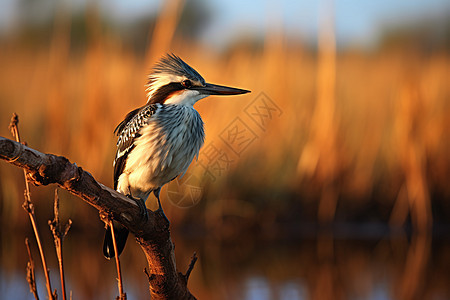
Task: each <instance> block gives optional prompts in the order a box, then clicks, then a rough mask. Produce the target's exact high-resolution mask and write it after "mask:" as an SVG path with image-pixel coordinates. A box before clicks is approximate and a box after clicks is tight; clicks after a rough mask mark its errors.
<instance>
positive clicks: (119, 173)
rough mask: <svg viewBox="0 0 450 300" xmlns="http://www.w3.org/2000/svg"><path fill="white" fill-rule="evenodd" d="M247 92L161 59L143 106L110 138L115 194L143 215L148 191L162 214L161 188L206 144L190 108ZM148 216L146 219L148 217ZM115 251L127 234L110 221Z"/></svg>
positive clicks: (109, 250)
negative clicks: (215, 97)
mask: <svg viewBox="0 0 450 300" xmlns="http://www.w3.org/2000/svg"><path fill="white" fill-rule="evenodd" d="M249 92H250V91H249V90H244V89H238V88H232V87H227V86H222V85H216V84H211V83H206V82H205V79H203V77H202V76H201V75H200V74H199V73H198V72H197V71H196V70H195V69H194V68H192V67H191V66H189V65H188V64H187V63H185V62H184V61H183V60H182V59H181V58H180V57H178V56H177V55H175V54H173V53H170V54H166V55H165V56H163V57H162V58H161V59H160V60H159V61H158V62H157V63H156V64H155V66H154V67H153V69H152V71H151V73H150V75H149V76H148V81H147V84H146V93H147V103H146V104H145V105H143V106H142V107H138V108H136V109H134V110H133V111H131V112H130V113H128V114H127V115H126V116H125V118H124V120H123V121H122V122H120V123H119V125H118V126H117V127H116V129H115V131H114V133H115V134H116V135H117V150H116V156H115V159H114V163H113V166H114V189H115V190H116V191H118V192H119V193H122V194H124V195H126V196H128V197H129V198H131V199H133V200H135V201H136V203H137V204H138V206H139V207H140V208H141V209H143V210H144V215H145V214H147V208H146V206H145V201H146V200H147V198H148V197H149V195H150V194H151V193H152V192H153V194H154V195H155V197H156V199H157V200H158V207H159V208H158V210H161V211H162V206H161V201H160V199H159V195H160V192H161V188H162V187H163V186H164V185H165V184H167V183H169V182H170V181H172V180H174V179H175V178H177V177H178V176H179V175H183V174H184V173H185V172H186V170H187V169H188V167H189V165H190V164H191V162H192V161H193V159H194V158H195V157H197V158H198V155H199V151H200V148H201V147H202V145H203V143H204V139H205V132H204V124H203V120H202V118H201V117H200V114H199V113H198V112H197V110H195V108H194V107H193V106H194V104H195V103H196V102H197V101H199V100H201V99H203V98H205V97H208V96H210V95H239V94H245V93H249ZM147 217H148V215H147ZM113 227H114V235H115V240H116V246H117V252H118V255H120V254H121V253H122V251H123V249H124V247H125V244H126V240H127V237H128V229H127V228H125V227H124V226H123V225H121V224H120V223H119V222H117V221H113ZM111 232H112V231H111V228H110V227H109V226H107V228H106V232H105V239H104V243H103V254H104V256H105V257H106V258H107V259H111V258H113V257H114V256H115V252H114V247H113V240H112V233H111Z"/></svg>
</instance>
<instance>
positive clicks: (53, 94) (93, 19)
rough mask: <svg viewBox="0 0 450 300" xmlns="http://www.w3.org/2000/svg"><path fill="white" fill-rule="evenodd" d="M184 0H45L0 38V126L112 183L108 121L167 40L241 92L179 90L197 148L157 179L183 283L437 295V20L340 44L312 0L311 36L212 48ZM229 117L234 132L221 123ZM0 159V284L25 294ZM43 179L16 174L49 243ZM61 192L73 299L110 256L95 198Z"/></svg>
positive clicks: (101, 285)
mask: <svg viewBox="0 0 450 300" xmlns="http://www.w3.org/2000/svg"><path fill="white" fill-rule="evenodd" d="M324 3H326V4H332V3H331V1H329V2H324ZM201 5H202V2H199V1H178V0H172V1H168V2H163V4H162V8H161V11H160V12H159V13H158V14H157V15H155V17H154V18H152V19H151V20H150V19H149V20H146V21H145V22H142V24H140V25H139V26H137V27H135V28H133V29H131V30H130V29H129V30H128V31H126V32H125V33H123V32H122V31H120V30H119V29H118V28H117V25H115V24H114V23H112V22H111V21H110V20H108V19H104V18H102V15H101V13H100V11H99V9H98V7H97V6H96V5H95V4H88V5H86V8H85V10H84V11H81V12H78V13H77V14H75V15H74V14H73V13H72V12H71V10H70V9H69V8H68V6H67V3H66V5H65V4H64V3H63V2H61V3H57V5H56V6H55V7H54V9H55V13H54V17H53V18H52V20H51V22H47V23H43V24H39V25H35V24H34V25H33V24H30V25H29V26H26V27H22V28H19V29H17V30H16V32H15V34H13V35H8V36H6V37H4V38H3V39H2V40H1V41H0V43H1V47H0V65H1V71H0V99H1V101H0V135H2V136H5V137H10V134H9V132H8V129H7V127H8V124H9V119H10V117H11V115H12V113H13V112H16V113H17V114H18V115H19V117H20V123H19V126H20V130H21V135H22V139H24V140H26V141H27V142H28V144H29V145H30V146H31V147H33V148H35V149H38V150H40V151H42V152H50V153H55V154H59V155H63V156H66V157H68V158H69V159H70V160H71V161H72V162H76V163H77V164H78V165H79V166H81V167H83V168H84V169H85V170H88V171H89V172H91V173H92V174H93V175H94V177H95V178H96V179H97V180H99V181H101V182H103V183H105V184H107V185H109V186H112V160H113V157H114V152H115V141H116V139H115V137H114V135H113V133H112V132H113V130H114V128H115V126H116V125H117V124H118V123H119V122H120V121H121V120H122V118H123V117H124V116H125V114H126V113H128V112H129V111H131V110H132V109H134V108H135V107H138V106H141V105H143V104H144V103H145V101H146V98H145V91H144V84H145V80H146V75H147V74H148V73H149V71H150V69H151V66H152V64H153V63H154V62H155V61H156V60H157V59H159V58H160V57H161V56H162V55H163V54H165V53H167V52H173V53H175V54H177V55H179V56H180V57H182V58H183V59H184V60H185V61H186V62H188V63H189V64H190V65H191V66H193V67H194V68H195V69H196V70H198V71H199V73H200V74H202V75H203V76H204V77H205V79H206V80H207V81H209V82H212V83H219V84H225V85H230V86H235V87H241V88H245V89H250V90H251V91H252V93H251V94H247V95H244V96H239V97H233V98H227V99H224V98H218V97H214V98H213V97H210V98H208V99H205V100H202V101H200V102H199V103H197V104H196V108H197V109H198V111H199V112H200V114H201V115H202V117H203V119H204V121H205V123H206V135H207V138H206V142H205V147H204V149H203V150H202V153H201V154H200V157H199V161H198V162H194V163H193V164H192V166H191V168H190V170H189V171H188V174H189V176H185V177H184V178H183V179H180V180H179V181H176V182H174V183H173V184H172V185H171V186H169V187H166V188H165V189H166V191H165V192H163V193H162V194H163V201H164V202H163V206H164V209H165V211H166V214H167V215H168V217H169V219H170V220H171V226H172V232H173V234H174V238H173V240H174V241H175V244H176V246H177V248H176V252H177V256H178V257H177V258H178V265H179V267H180V268H181V269H183V268H184V266H186V265H187V263H188V260H189V257H190V255H191V254H192V252H193V251H197V252H199V253H200V262H199V266H197V267H196V268H195V269H194V273H193V277H192V278H193V279H192V283H191V284H192V286H191V290H192V291H193V292H194V294H196V295H198V296H199V298H202V299H210V298H216V299H238V298H242V299H305V298H312V299H348V298H358V299H360V298H370V297H375V298H377V297H379V298H377V299H384V297H386V298H397V299H415V297H418V298H417V299H426V298H428V299H445V298H448V297H450V291H449V288H448V283H449V276H448V275H444V273H445V270H448V268H449V267H450V265H449V263H450V256H449V254H448V253H449V251H448V250H449V246H450V245H449V242H448V241H449V239H448V238H449V221H448V220H449V218H450V202H449V199H450V185H449V184H448V176H449V175H450V174H449V172H450V143H449V138H448V129H449V128H450V118H449V117H448V116H450V101H449V99H450V84H449V83H450V82H449V78H450V68H449V66H450V57H449V50H450V38H449V37H450V24H449V23H448V22H446V23H445V25H446V27H444V29H442V30H443V31H444V34H443V37H441V39H438V40H437V42H436V41H435V40H432V41H431V42H430V35H431V34H432V32H433V31H427V30H429V28H428V27H427V26H425V27H424V28H422V27H419V29H421V30H422V29H423V30H422V31H421V30H417V31H414V30H411V31H408V30H397V31H396V30H392V31H388V32H386V34H385V35H384V38H383V39H381V41H380V42H379V45H377V46H376V47H373V48H371V49H361V48H358V47H346V48H343V49H340V48H338V47H337V46H336V37H335V34H334V32H335V28H334V19H333V15H334V8H333V6H332V5H323V10H322V12H321V21H320V26H319V27H320V30H319V37H318V44H317V47H316V46H311V45H310V44H308V43H305V42H302V41H301V40H300V39H296V38H293V37H292V36H289V35H287V34H286V33H284V31H283V30H282V28H281V26H280V27H276V26H274V27H271V28H269V29H268V30H267V32H266V33H265V35H264V36H263V37H258V38H256V37H248V38H241V39H238V40H236V41H235V42H234V43H233V44H232V45H229V46H227V47H226V48H224V49H221V50H220V51H218V50H217V49H215V48H211V47H210V46H208V45H205V44H203V43H200V42H198V41H197V40H196V39H195V38H194V37H193V35H194V33H192V32H190V31H189V30H187V29H186V28H189V26H193V28H195V26H197V25H196V24H197V23H196V21H195V20H197V21H198V18H200V17H201V13H202V11H201V10H200V9H198V8H199V7H200V6H201ZM196 9H198V10H197V12H199V11H200V12H199V13H200V16H199V15H195V14H194V16H193V17H192V15H191V14H192V13H195V11H196ZM190 16H191V17H190ZM193 20H194V21H193ZM135 29H136V30H135ZM138 29H139V30H138ZM233 130H236V131H234V133H239V132H240V133H241V134H242V135H241V136H240V137H237V138H238V139H242V144H239V143H238V144H236V141H234V142H233V141H230V140H227V137H228V138H229V137H230V134H231V133H233ZM236 147H237V148H239V149H238V151H236V149H237V148H236ZM213 150H215V151H216V154H217V155H218V156H216V158H217V157H218V158H219V159H216V160H214V161H213V160H212V158H211V155H212V152H214V151H213ZM0 176H1V179H0V199H1V201H0V203H1V208H0V213H1V225H2V230H1V247H0V248H1V252H0V253H1V257H0V258H1V270H0V279H1V281H2V283H1V285H0V288H1V289H2V290H3V293H6V295H9V296H11V295H22V296H23V297H24V298H25V297H28V298H29V297H30V296H31V294H28V292H27V287H26V281H25V272H24V267H25V263H26V259H27V258H26V257H27V256H26V252H25V247H23V239H24V236H31V234H30V232H31V231H30V228H29V226H28V220H27V218H26V215H25V213H24V212H23V210H22V208H21V207H20V204H21V202H22V199H23V188H24V184H23V178H22V172H21V171H20V170H18V169H16V168H14V167H12V166H9V165H8V164H6V163H0ZM53 188H54V187H40V188H33V189H32V197H33V199H34V201H35V203H36V213H37V216H38V219H39V220H40V223H41V225H40V226H41V229H40V230H41V233H42V235H43V236H44V241H45V240H47V241H48V243H46V244H47V253H48V254H49V255H48V256H52V255H53V249H52V245H51V240H52V239H51V235H50V232H49V231H48V230H47V228H46V226H47V220H48V219H51V218H52V209H53V207H52V205H51V200H52V199H53ZM60 195H61V198H62V203H61V210H62V216H63V218H64V217H66V218H69V217H70V218H71V219H72V220H73V221H74V224H73V228H72V229H71V232H70V233H69V237H68V238H67V243H66V244H65V249H64V251H65V253H67V254H65V255H66V261H67V267H66V270H67V278H70V279H69V284H68V285H69V289H72V290H73V291H74V296H75V298H81V299H89V298H92V299H100V298H101V299H103V298H107V297H109V298H111V297H113V296H114V290H113V288H111V287H114V286H115V281H114V278H115V275H114V272H115V271H114V266H113V265H112V264H111V263H108V262H106V261H104V260H103V258H102V257H101V251H100V250H101V243H102V234H103V232H102V228H103V227H102V224H101V222H100V220H99V218H98V216H97V214H96V212H95V211H94V210H93V209H92V208H91V207H89V206H88V205H86V204H84V203H83V202H81V201H80V200H78V199H75V198H73V197H72V196H71V195H69V194H67V193H64V192H61V193H60ZM185 195H189V197H187V198H186V197H185ZM433 233H434V235H435V236H437V238H434V239H433V238H432V234H433ZM336 238H337V240H336ZM348 240H350V241H348ZM344 241H347V242H344ZM130 244H133V243H130ZM127 249H128V251H125V253H124V255H123V265H124V266H126V267H125V278H126V279H125V280H126V281H125V289H126V292H127V293H129V298H130V299H132V297H133V295H134V297H135V298H139V297H145V296H142V295H148V293H147V285H146V283H145V276H144V275H143V274H140V270H141V269H142V268H143V266H144V265H145V260H144V258H143V256H142V255H141V253H140V251H139V249H138V248H137V247H136V246H135V245H132V246H131V245H129V246H128V247H127ZM127 249H126V250H127ZM255 252H258V254H255ZM349 253H351V254H350V255H349ZM432 254H433V255H432ZM50 262H51V263H50V265H51V266H53V269H52V272H53V276H55V280H57V279H56V272H57V271H56V270H57V268H56V267H55V266H56V261H54V259H53V260H52V258H50ZM242 266H245V267H244V268H241V267H242ZM136 270H139V271H138V272H137V271H136ZM105 273H106V274H108V276H105V275H104V274H105ZM137 273H139V274H137ZM104 278H108V279H107V280H105V279H104ZM38 279H39V278H38ZM131 279H133V280H131ZM54 285H55V286H56V284H54ZM19 291H20V292H19ZM0 293H1V291H0ZM130 294H131V296H130ZM139 295H141V296H139ZM267 295H268V296H267ZM286 295H287V296H286ZM371 299H373V298H371Z"/></svg>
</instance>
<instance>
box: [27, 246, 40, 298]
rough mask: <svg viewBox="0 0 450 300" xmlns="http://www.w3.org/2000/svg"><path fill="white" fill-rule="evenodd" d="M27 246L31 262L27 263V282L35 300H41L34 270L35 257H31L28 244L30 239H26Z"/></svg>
mask: <svg viewBox="0 0 450 300" xmlns="http://www.w3.org/2000/svg"><path fill="white" fill-rule="evenodd" d="M25 245H26V246H27V251H28V257H29V259H30V260H29V261H28V263H27V281H28V285H29V286H30V293H33V295H34V298H35V299H36V300H39V295H38V292H37V289H36V276H35V274H36V273H35V269H34V261H33V256H32V255H31V250H30V244H29V243H28V238H25Z"/></svg>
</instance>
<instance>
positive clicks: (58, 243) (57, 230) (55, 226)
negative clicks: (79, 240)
mask: <svg viewBox="0 0 450 300" xmlns="http://www.w3.org/2000/svg"><path fill="white" fill-rule="evenodd" d="M54 214H55V218H54V219H53V221H48V225H49V226H50V230H51V231H52V234H53V239H54V242H55V248H56V256H57V257H58V263H59V276H60V278H61V290H62V295H63V300H66V299H67V297H66V281H65V278H64V264H63V252H62V243H63V240H64V237H65V236H66V235H67V232H68V231H69V229H70V226H71V225H72V220H70V219H69V221H68V222H67V224H66V226H65V228H64V231H63V230H62V228H61V224H60V222H59V197H58V190H57V189H55V202H54Z"/></svg>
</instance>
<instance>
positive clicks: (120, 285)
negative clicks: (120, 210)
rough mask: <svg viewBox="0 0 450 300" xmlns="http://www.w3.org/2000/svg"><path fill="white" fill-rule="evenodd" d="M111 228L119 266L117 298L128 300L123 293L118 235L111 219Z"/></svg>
mask: <svg viewBox="0 0 450 300" xmlns="http://www.w3.org/2000/svg"><path fill="white" fill-rule="evenodd" d="M109 226H110V228H111V236H112V241H113V246H114V253H115V258H116V266H117V285H118V286H119V296H118V297H117V299H119V300H126V299H127V294H126V293H124V292H123V283H122V270H121V268H120V259H119V254H118V252H117V244H116V235H115V233H114V226H113V221H112V220H111V219H110V220H109Z"/></svg>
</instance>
